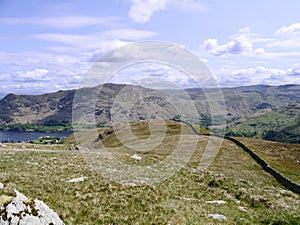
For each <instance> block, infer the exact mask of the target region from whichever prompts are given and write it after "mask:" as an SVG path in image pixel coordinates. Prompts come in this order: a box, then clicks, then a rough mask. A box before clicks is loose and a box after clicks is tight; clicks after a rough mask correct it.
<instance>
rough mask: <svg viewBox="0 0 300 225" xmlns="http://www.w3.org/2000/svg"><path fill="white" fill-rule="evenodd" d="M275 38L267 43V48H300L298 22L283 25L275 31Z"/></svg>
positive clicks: (299, 27)
mask: <svg viewBox="0 0 300 225" xmlns="http://www.w3.org/2000/svg"><path fill="white" fill-rule="evenodd" d="M275 36H276V37H277V39H276V40H274V41H271V42H270V43H268V44H267V47H268V48H279V49H295V48H300V23H294V24H291V25H289V26H283V27H281V28H279V29H278V30H277V31H276V32H275Z"/></svg>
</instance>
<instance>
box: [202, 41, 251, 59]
mask: <svg viewBox="0 0 300 225" xmlns="http://www.w3.org/2000/svg"><path fill="white" fill-rule="evenodd" d="M252 47H253V44H252V43H251V41H250V40H247V39H245V38H243V37H238V38H236V39H235V40H233V41H230V42H228V43H227V44H223V45H219V44H218V40H217V39H208V40H205V41H204V42H203V48H204V49H205V50H206V51H208V52H210V53H211V54H212V55H215V56H223V55H230V54H231V55H238V54H245V53H249V52H252Z"/></svg>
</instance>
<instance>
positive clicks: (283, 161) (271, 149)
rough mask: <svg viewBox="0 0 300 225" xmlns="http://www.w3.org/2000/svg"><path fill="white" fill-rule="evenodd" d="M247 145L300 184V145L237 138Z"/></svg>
mask: <svg viewBox="0 0 300 225" xmlns="http://www.w3.org/2000/svg"><path fill="white" fill-rule="evenodd" d="M237 139H238V140H240V141H241V142H242V143H244V144H245V145H247V146H248V147H249V148H250V149H252V150H253V151H254V152H255V153H257V154H258V155H259V156H260V157H261V158H263V159H264V160H265V161H266V162H267V163H268V164H270V166H272V167H273V168H274V169H276V170H277V171H278V172H280V173H282V174H283V175H284V176H286V177H287V178H289V179H290V180H291V181H293V182H296V183H298V184H300V176H299V174H300V145H299V144H286V143H280V142H271V141H263V140H261V139H253V138H252V139H251V138H237Z"/></svg>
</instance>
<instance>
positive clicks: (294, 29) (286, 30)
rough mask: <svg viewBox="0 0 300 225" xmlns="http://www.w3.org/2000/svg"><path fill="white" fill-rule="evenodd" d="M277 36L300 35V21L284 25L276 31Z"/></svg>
mask: <svg viewBox="0 0 300 225" xmlns="http://www.w3.org/2000/svg"><path fill="white" fill-rule="evenodd" d="M275 35H276V36H298V35H300V23H294V24H292V25H290V26H283V27H281V28H280V29H278V30H277V31H276V32H275Z"/></svg>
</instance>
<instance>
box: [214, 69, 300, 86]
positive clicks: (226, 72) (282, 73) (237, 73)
mask: <svg viewBox="0 0 300 225" xmlns="http://www.w3.org/2000/svg"><path fill="white" fill-rule="evenodd" d="M299 72H300V68H299V67H295V68H291V69H287V70H282V69H277V68H266V67H263V66H258V67H254V68H246V69H235V68H232V67H226V66H225V67H221V68H220V69H219V71H218V72H216V77H217V80H218V82H219V83H220V85H221V86H245V85H257V84H266V85H283V84H300V73H299Z"/></svg>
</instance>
